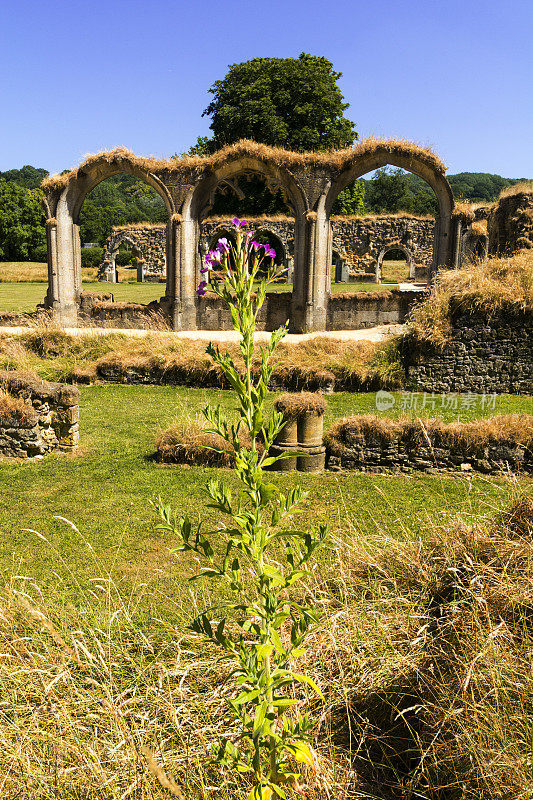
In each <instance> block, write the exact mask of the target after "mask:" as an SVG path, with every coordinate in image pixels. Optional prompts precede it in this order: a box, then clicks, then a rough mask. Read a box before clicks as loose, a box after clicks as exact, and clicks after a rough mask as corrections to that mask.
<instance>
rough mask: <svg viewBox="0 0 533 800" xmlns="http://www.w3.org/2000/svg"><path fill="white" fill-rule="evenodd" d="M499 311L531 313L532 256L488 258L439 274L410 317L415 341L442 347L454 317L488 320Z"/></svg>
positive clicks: (523, 254) (517, 255)
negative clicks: (476, 316)
mask: <svg viewBox="0 0 533 800" xmlns="http://www.w3.org/2000/svg"><path fill="white" fill-rule="evenodd" d="M498 311H506V312H508V313H514V314H517V313H520V314H524V313H527V314H531V313H533V253H532V252H531V251H528V250H522V251H520V252H519V253H517V254H515V255H514V256H511V257H509V258H491V259H488V260H487V261H486V262H485V263H483V262H476V263H474V264H470V265H468V266H467V267H465V268H464V269H458V270H442V271H441V272H440V273H439V274H438V277H437V281H436V283H435V286H434V288H433V291H432V292H431V293H430V294H429V296H428V298H427V299H426V300H425V301H424V302H423V303H421V304H420V305H418V306H416V307H415V308H414V310H413V312H412V313H411V318H410V325H411V329H412V331H413V333H414V335H415V337H416V339H417V340H419V341H421V342H424V341H427V342H431V343H432V344H435V345H440V346H442V345H444V344H445V343H446V342H447V341H449V339H450V336H451V330H452V321H453V318H454V316H456V315H459V314H462V313H476V314H478V313H479V314H483V315H486V316H488V317H490V316H491V315H492V314H494V313H496V312H498Z"/></svg>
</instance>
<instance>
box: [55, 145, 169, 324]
mask: <svg viewBox="0 0 533 800" xmlns="http://www.w3.org/2000/svg"><path fill="white" fill-rule="evenodd" d="M122 173H125V174H128V175H132V176H133V177H135V178H137V179H138V180H141V181H144V183H147V184H148V186H150V187H151V188H152V189H154V190H155V191H156V192H157V194H158V195H159V196H160V197H161V199H162V200H163V202H164V204H165V208H166V210H167V213H168V215H169V223H168V225H167V248H166V249H167V264H168V262H169V250H170V247H171V242H170V237H169V231H170V220H171V218H172V215H173V214H174V212H175V206H174V202H173V199H172V197H171V195H170V192H169V191H168V189H167V188H166V186H165V185H164V184H163V182H162V181H161V180H160V179H159V178H158V177H157V176H156V175H154V174H153V172H151V171H150V170H149V169H148V168H146V167H145V166H143V164H142V161H141V160H140V159H136V158H135V157H134V156H133V155H132V156H131V157H130V156H129V155H127V154H124V153H102V154H100V155H98V156H94V157H90V158H88V159H87V160H86V161H85V162H84V163H83V164H82V165H81V166H80V167H79V168H78V169H77V170H75V171H73V172H72V173H70V174H69V175H68V176H66V179H65V184H64V186H62V187H61V192H60V194H59V196H58V199H57V205H56V212H55V218H54V220H53V222H54V225H53V228H54V230H53V232H51V233H52V235H50V236H49V237H48V276H49V289H48V295H47V301H48V305H50V306H52V308H54V309H55V310H56V311H57V314H58V316H59V319H60V321H61V322H62V323H64V324H67V325H75V324H76V322H77V307H78V299H79V296H80V294H81V290H82V283H81V280H82V278H81V246H80V236H79V225H78V221H79V215H80V212H81V209H82V206H83V203H84V201H85V198H86V197H87V195H88V194H89V192H90V191H91V190H92V189H94V187H95V186H97V185H98V184H99V183H101V182H102V181H104V180H106V179H107V178H111V177H113V176H114V175H119V174H122Z"/></svg>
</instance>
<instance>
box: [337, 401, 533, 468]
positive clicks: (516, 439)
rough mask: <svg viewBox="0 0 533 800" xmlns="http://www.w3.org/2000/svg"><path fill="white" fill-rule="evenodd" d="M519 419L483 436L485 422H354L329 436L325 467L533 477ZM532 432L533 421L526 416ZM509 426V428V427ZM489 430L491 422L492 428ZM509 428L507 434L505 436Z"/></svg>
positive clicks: (341, 423) (526, 425) (532, 454)
mask: <svg viewBox="0 0 533 800" xmlns="http://www.w3.org/2000/svg"><path fill="white" fill-rule="evenodd" d="M517 417H518V415H511V416H510V417H507V418H506V417H500V418H498V419H499V420H500V421H501V424H500V425H499V427H500V430H499V431H498V433H497V434H494V432H492V431H488V432H486V433H484V432H483V425H484V420H479V421H478V422H474V423H468V424H464V425H458V424H451V425H445V424H442V423H440V422H439V421H437V420H426V421H425V422H424V423H422V422H421V421H419V420H403V421H402V420H399V421H397V422H393V421H391V420H382V419H381V418H372V417H351V418H349V419H345V420H340V421H339V422H337V423H335V424H334V426H333V427H332V428H331V430H330V432H329V433H328V435H327V436H326V444H327V450H326V452H327V460H326V466H327V468H328V469H331V470H337V471H338V470H350V469H355V470H362V471H369V472H377V471H382V470H384V469H386V470H393V471H402V472H409V471H411V470H421V471H423V472H439V471H450V470H451V471H460V472H464V473H467V472H470V471H476V472H482V473H486V474H489V473H499V472H508V471H509V470H510V471H512V472H525V473H528V474H530V473H532V472H533V449H532V447H533V445H532V443H533V437H532V436H531V433H530V434H529V438H528V437H527V435H526V436H525V437H524V439H523V440H520V436H519V435H518V436H517V430H516V427H515V426H517V423H516V419H517ZM521 419H522V421H523V428H524V429H526V430H527V429H528V428H529V431H531V429H532V426H533V417H532V416H529V415H522V416H521ZM507 420H508V422H507ZM489 424H490V422H489ZM506 427H507V433H506Z"/></svg>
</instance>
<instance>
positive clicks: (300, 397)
mask: <svg viewBox="0 0 533 800" xmlns="http://www.w3.org/2000/svg"><path fill="white" fill-rule="evenodd" d="M274 408H275V409H276V411H278V412H279V413H281V414H282V415H283V420H284V423H285V424H284V427H283V428H282V430H281V431H280V433H279V434H278V436H277V437H276V441H275V443H274V445H273V446H272V448H271V450H270V455H272V456H278V455H281V454H282V453H283V454H285V456H286V457H285V458H283V459H280V460H279V461H277V462H276V463H275V464H274V465H273V466H272V469H274V470H281V471H288V470H294V469H297V470H299V471H300V472H322V470H323V469H324V464H325V460H326V449H325V447H324V445H323V441H322V438H323V433H324V411H325V410H326V401H325V400H324V398H323V397H322V395H320V394H314V393H311V392H300V393H298V394H284V395H282V396H281V397H278V399H277V400H276V402H275V403H274Z"/></svg>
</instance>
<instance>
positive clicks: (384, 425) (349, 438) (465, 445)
mask: <svg viewBox="0 0 533 800" xmlns="http://www.w3.org/2000/svg"><path fill="white" fill-rule="evenodd" d="M376 440H378V441H380V442H382V443H384V444H387V443H390V442H392V441H393V440H399V441H403V442H410V443H415V442H420V443H421V444H424V443H426V442H427V441H428V440H429V441H431V442H432V443H433V444H434V445H436V446H437V445H438V446H439V447H445V448H454V449H455V448H458V449H460V450H461V451H462V452H465V453H468V452H470V451H474V450H476V451H477V450H480V449H481V450H482V449H483V448H484V447H485V446H486V445H488V444H491V445H497V444H508V443H509V442H513V443H514V444H520V445H523V446H524V447H526V448H529V449H531V450H533V415H531V414H500V415H495V416H493V417H488V418H487V419H476V420H472V421H471V422H451V423H444V422H442V420H440V419H419V418H416V417H400V418H399V419H389V418H387V417H378V416H376V415H375V414H363V415H360V416H357V417H348V418H346V419H339V420H337V421H336V422H334V424H333V425H332V426H331V428H330V429H329V431H328V432H327V434H326V442H327V444H328V447H329V448H330V450H331V452H332V453H333V454H334V455H341V453H342V451H343V449H344V448H345V447H346V446H348V447H349V446H350V444H353V443H354V442H369V443H371V442H375V441H376Z"/></svg>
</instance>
